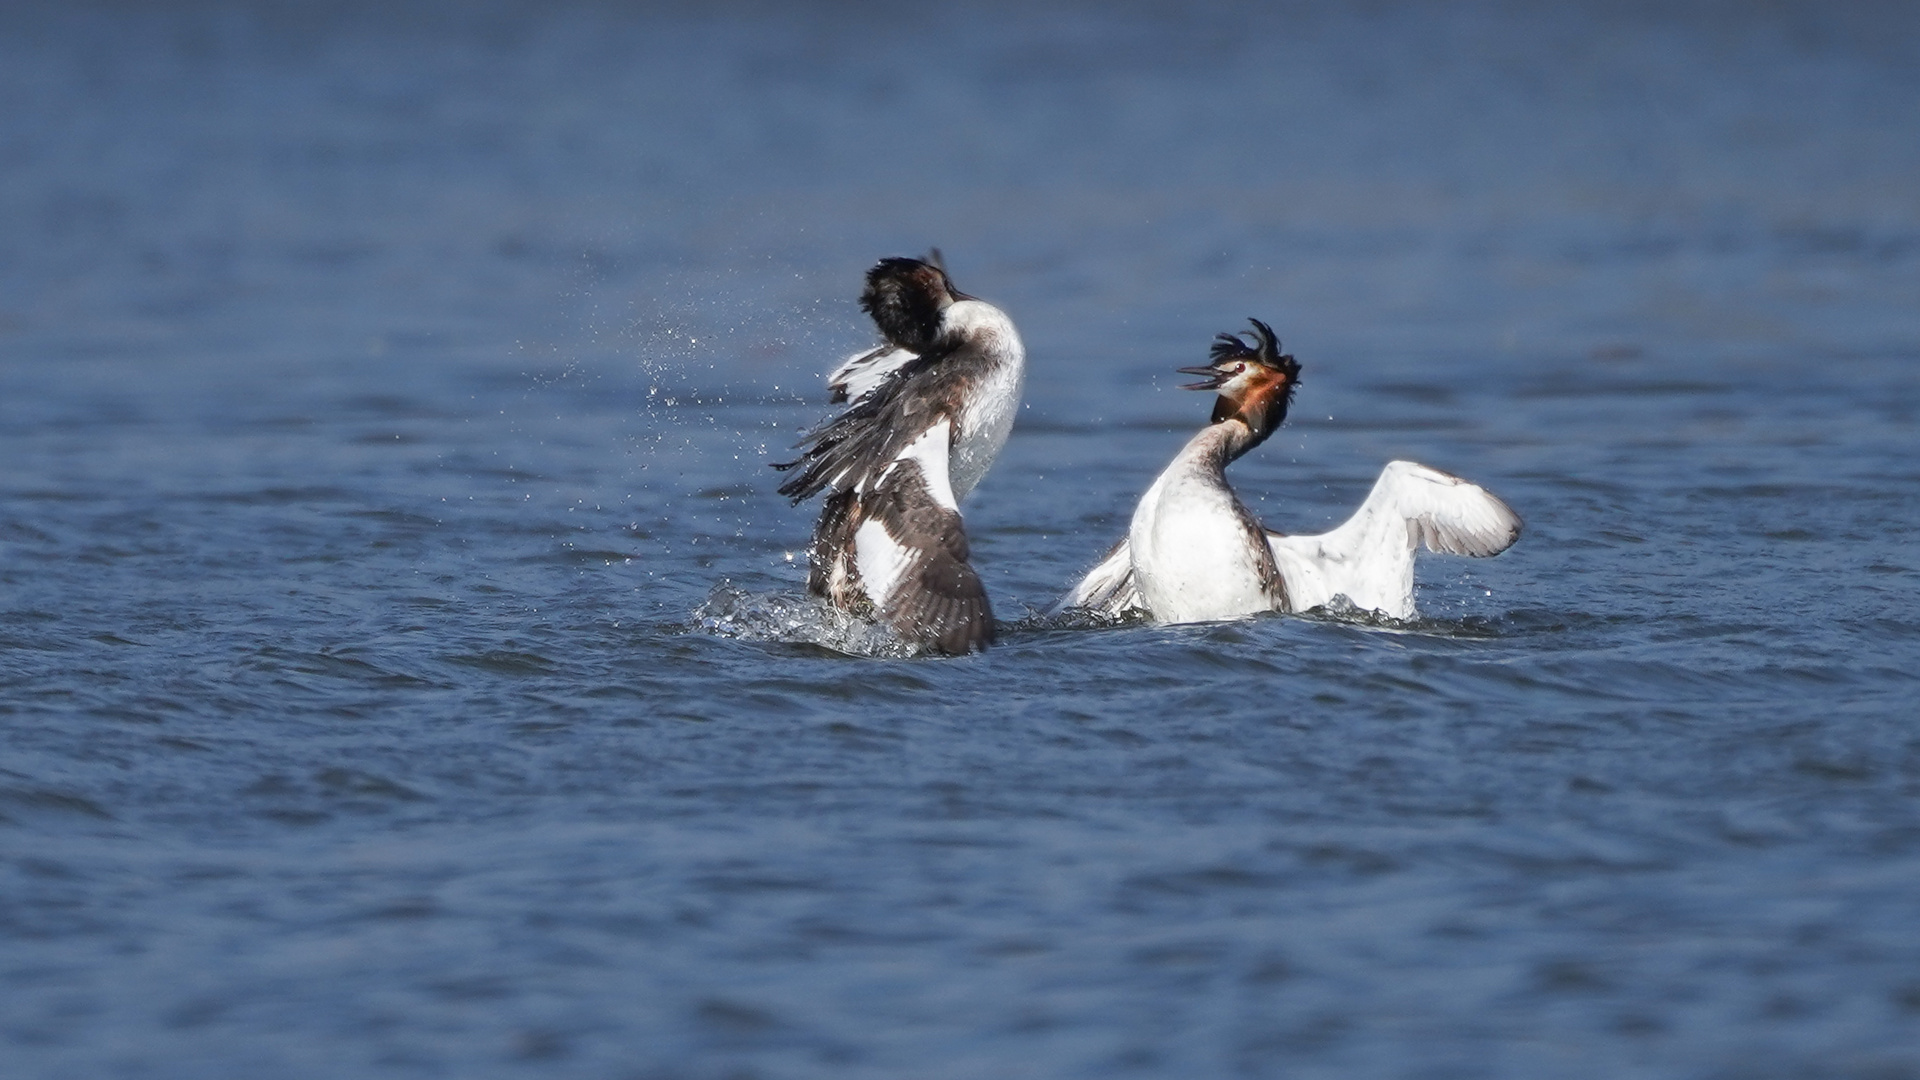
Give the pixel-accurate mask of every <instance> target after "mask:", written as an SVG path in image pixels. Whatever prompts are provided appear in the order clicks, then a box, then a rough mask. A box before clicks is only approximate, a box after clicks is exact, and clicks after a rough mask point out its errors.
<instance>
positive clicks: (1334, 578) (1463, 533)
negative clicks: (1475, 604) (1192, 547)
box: [1267, 461, 1521, 619]
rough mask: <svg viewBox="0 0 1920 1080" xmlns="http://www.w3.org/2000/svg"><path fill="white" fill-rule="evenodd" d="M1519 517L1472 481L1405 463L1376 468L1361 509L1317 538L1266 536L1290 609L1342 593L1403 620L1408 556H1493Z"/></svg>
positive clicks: (1410, 609)
mask: <svg viewBox="0 0 1920 1080" xmlns="http://www.w3.org/2000/svg"><path fill="white" fill-rule="evenodd" d="M1520 529H1521V523H1520V518H1519V515H1517V514H1515V513H1514V512H1513V510H1512V509H1511V508H1510V507H1508V506H1507V504H1506V503H1504V502H1501V501H1500V500H1499V499H1498V498H1496V497H1495V496H1494V495H1493V494H1492V493H1490V492H1488V491H1487V490H1486V489H1485V488H1482V487H1480V486H1479V485H1478V484H1472V483H1468V482H1467V481H1465V480H1462V479H1461V478H1459V477H1457V476H1453V475H1450V474H1448V473H1443V472H1441V471H1440V470H1438V469H1430V468H1428V467H1426V466H1425V465H1419V464H1415V463H1414V462H1411V461H1395V462H1390V463H1389V464H1388V465H1387V467H1386V468H1384V469H1382V470H1381V471H1380V478H1379V479H1378V480H1376V481H1374V485H1373V490H1372V491H1371V492H1369V493H1368V495H1367V500H1366V502H1364V503H1361V504H1360V509H1359V510H1357V511H1355V512H1354V514H1353V516H1352V517H1350V518H1348V519H1347V520H1346V521H1345V522H1344V523H1342V524H1341V525H1340V527H1339V528H1337V529H1334V530H1333V531H1331V532H1327V533H1321V534H1319V535H1316V536H1285V535H1282V534H1280V533H1275V532H1268V533H1267V545H1268V547H1269V549H1271V550H1272V552H1273V557H1274V562H1275V563H1276V564H1277V565H1278V566H1279V568H1280V573H1281V576H1282V577H1283V578H1285V579H1286V582H1287V590H1288V594H1289V596H1288V600H1289V608H1290V610H1293V611H1305V610H1307V609H1308V608H1313V607H1318V606H1320V605H1322V604H1325V603H1328V602H1329V601H1331V600H1332V599H1333V598H1334V597H1336V596H1345V597H1346V598H1347V599H1348V600H1350V601H1352V602H1353V604H1354V605H1355V606H1356V607H1360V608H1363V609H1371V610H1376V611H1381V612H1384V613H1385V614H1386V615H1387V616H1388V617H1390V618H1395V619H1410V618H1412V617H1413V616H1414V614H1415V612H1414V606H1413V555H1414V552H1415V551H1417V550H1418V549H1420V548H1421V547H1425V548H1426V549H1427V550H1429V551H1438V552H1444V553H1446V554H1450V555H1470V556H1474V557H1476V558H1485V557H1486V556H1489V555H1498V554H1499V553H1500V552H1502V551H1505V550H1506V549H1507V548H1508V547H1510V546H1512V544H1513V542H1514V541H1515V540H1517V539H1519V538H1520Z"/></svg>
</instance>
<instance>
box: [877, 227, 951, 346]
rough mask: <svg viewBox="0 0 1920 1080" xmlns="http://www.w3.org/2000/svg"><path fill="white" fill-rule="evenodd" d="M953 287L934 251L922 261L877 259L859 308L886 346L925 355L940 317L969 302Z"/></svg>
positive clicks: (936, 334) (938, 328) (935, 333)
mask: <svg viewBox="0 0 1920 1080" xmlns="http://www.w3.org/2000/svg"><path fill="white" fill-rule="evenodd" d="M970 299H972V297H969V296H968V295H967V294H965V293H963V292H961V291H960V290H958V289H956V288H954V287H953V282H952V281H951V280H949V279H948V277H947V270H946V267H945V266H943V265H942V264H941V261H940V250H939V249H938V248H935V249H934V250H932V251H930V252H928V253H927V257H926V258H924V259H881V260H880V261H879V262H877V263H875V264H874V265H873V269H871V270H868V271H867V288H866V291H865V292H863V293H861V294H860V308H861V310H862V311H865V312H866V313H867V314H868V315H871V316H873V323H874V325H875V326H878V327H879V328H880V336H881V337H884V338H886V339H887V343H888V344H889V345H894V346H898V347H899V348H902V349H909V350H911V351H913V352H916V353H921V354H925V353H926V352H927V351H928V350H929V349H931V348H932V347H933V344H934V340H935V339H936V338H938V337H939V335H940V316H941V314H942V313H943V312H945V311H946V310H947V308H948V307H950V306H952V305H953V303H954V301H956V300H970Z"/></svg>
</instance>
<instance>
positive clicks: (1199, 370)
mask: <svg viewBox="0 0 1920 1080" xmlns="http://www.w3.org/2000/svg"><path fill="white" fill-rule="evenodd" d="M1178 370H1179V372H1180V374H1182V375H1205V376H1206V377H1207V378H1206V381H1205V382H1196V383H1181V384H1180V389H1182V390H1218V389H1220V385H1221V384H1222V383H1224V382H1226V381H1227V376H1226V372H1224V371H1221V370H1220V369H1219V368H1215V367H1183V368H1179V369H1178Z"/></svg>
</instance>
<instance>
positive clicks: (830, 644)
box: [691, 581, 919, 658]
mask: <svg viewBox="0 0 1920 1080" xmlns="http://www.w3.org/2000/svg"><path fill="white" fill-rule="evenodd" d="M691 629H692V630H693V631H694V632H696V633H702V634H711V635H713V636H714V637H723V638H734V639H737V640H740V641H767V642H778V643H782V644H789V645H813V646H817V647H819V648H823V649H830V650H832V651H834V652H837V653H844V654H846V655H848V656H863V657H892V658H905V657H910V656H917V655H919V650H918V649H916V648H915V647H914V646H913V645H911V644H909V643H907V642H905V641H902V640H901V639H900V637H899V636H898V635H896V634H895V633H894V632H893V631H892V630H890V629H888V628H887V627H886V626H883V625H881V624H879V623H876V622H873V621H872V620H870V619H863V618H860V617H859V616H855V615H849V614H847V613H846V612H844V611H841V610H840V609H838V608H836V607H834V606H833V605H831V604H829V603H827V602H826V601H824V600H822V599H820V598H819V597H817V596H809V595H805V594H801V593H791V592H767V593H750V592H747V591H746V590H745V589H741V588H738V587H737V586H735V585H733V584H732V583H730V582H725V581H723V582H721V583H720V584H718V585H715V586H714V587H713V591H712V592H710V593H708V594H707V599H706V601H705V602H704V603H702V604H701V605H700V606H699V607H697V608H695V609H694V610H693V624H692V627H691Z"/></svg>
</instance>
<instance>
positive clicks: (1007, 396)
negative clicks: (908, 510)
mask: <svg viewBox="0 0 1920 1080" xmlns="http://www.w3.org/2000/svg"><path fill="white" fill-rule="evenodd" d="M942 315H943V317H942V319H941V328H942V332H943V334H948V335H952V336H954V337H957V338H960V339H961V340H963V341H965V342H966V343H967V344H966V345H964V346H962V348H964V349H967V350H969V351H973V352H976V353H977V354H978V355H979V357H980V358H981V359H982V360H983V361H985V363H984V364H983V365H982V368H981V370H980V373H979V376H978V379H977V381H974V382H972V383H970V384H969V385H968V386H967V388H966V392H965V397H964V399H963V401H962V403H961V406H960V416H959V421H960V422H959V425H958V426H959V429H960V437H959V438H958V439H957V440H956V441H955V443H954V446H953V454H952V461H951V463H950V468H949V475H950V476H951V478H952V483H953V495H954V498H956V499H964V498H966V497H967V493H968V492H970V491H972V490H973V488H974V485H976V484H978V483H979V482H980V478H981V477H983V476H985V475H987V470H988V469H989V468H991V467H992V465H993V459H994V458H996V457H999V456H1000V449H1001V448H1002V447H1004V446H1005V445H1006V444H1007V435H1008V434H1009V433H1010V432H1012V430H1013V419H1014V416H1015V415H1016V414H1018V413H1019V411H1020V390H1021V386H1022V385H1023V384H1024V383H1025V381H1026V373H1027V351H1026V347H1025V346H1024V345H1022V344H1021V342H1020V333H1019V331H1017V330H1015V329H1014V328H1013V320H1011V319H1009V318H1007V316H1006V313H1005V312H1003V311H1001V310H1000V309H999V308H997V307H994V306H993V305H992V304H989V303H986V302H985V301H981V300H959V301H955V302H954V303H953V304H952V305H951V306H949V307H948V308H947V310H946V311H945V312H944V313H942Z"/></svg>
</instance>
